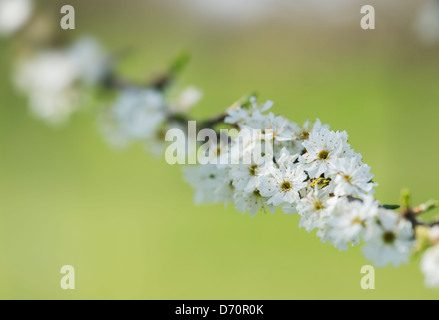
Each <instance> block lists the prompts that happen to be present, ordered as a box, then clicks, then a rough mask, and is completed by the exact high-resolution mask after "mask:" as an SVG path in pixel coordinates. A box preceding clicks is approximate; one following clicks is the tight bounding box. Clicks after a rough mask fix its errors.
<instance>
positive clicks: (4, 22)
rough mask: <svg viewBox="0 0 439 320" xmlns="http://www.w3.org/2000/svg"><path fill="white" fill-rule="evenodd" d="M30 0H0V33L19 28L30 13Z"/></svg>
mask: <svg viewBox="0 0 439 320" xmlns="http://www.w3.org/2000/svg"><path fill="white" fill-rule="evenodd" d="M32 10H33V1H32V0H0V35H10V34H12V33H14V32H16V31H17V30H18V29H20V28H21V27H22V26H23V25H24V24H25V23H26V22H27V21H28V20H29V17H30V16H31V14H32Z"/></svg>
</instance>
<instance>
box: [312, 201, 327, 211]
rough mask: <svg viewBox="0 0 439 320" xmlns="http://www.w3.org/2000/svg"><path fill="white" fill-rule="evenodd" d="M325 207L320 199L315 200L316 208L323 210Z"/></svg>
mask: <svg viewBox="0 0 439 320" xmlns="http://www.w3.org/2000/svg"><path fill="white" fill-rule="evenodd" d="M324 208H325V207H324V206H323V203H322V202H321V201H320V200H316V201H314V210H316V211H317V210H322V209H324Z"/></svg>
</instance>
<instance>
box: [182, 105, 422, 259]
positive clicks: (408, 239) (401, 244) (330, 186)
mask: <svg viewBox="0 0 439 320" xmlns="http://www.w3.org/2000/svg"><path fill="white" fill-rule="evenodd" d="M250 101H251V104H250V106H245V107H243V106H238V107H234V108H231V109H229V110H228V111H227V117H226V118H225V122H226V123H228V124H231V125H234V126H237V127H238V128H239V129H241V130H244V129H245V130H258V132H259V130H260V129H262V130H263V131H262V132H270V133H265V134H261V135H259V136H257V135H256V136H255V135H252V136H251V137H249V138H247V139H245V138H244V139H243V140H244V141H242V143H239V141H240V138H242V137H241V135H238V136H236V137H232V138H231V139H230V147H229V148H226V152H225V153H226V154H224V153H221V152H220V154H219V155H218V157H221V158H222V157H227V156H229V155H228V154H227V153H233V151H234V148H235V146H238V145H241V146H242V148H241V150H240V152H238V153H236V152H235V153H233V156H234V157H236V154H238V156H239V157H241V159H242V158H244V157H245V155H246V154H252V155H253V157H252V159H253V162H252V163H247V162H242V163H239V164H222V163H225V162H224V161H217V162H216V164H208V165H198V166H191V167H188V168H187V170H186V177H187V180H188V181H189V182H190V183H191V184H192V185H193V187H194V188H195V200H196V202H198V203H203V202H224V203H233V204H234V206H235V207H236V208H237V210H239V211H240V212H242V213H246V212H249V214H250V215H251V216H255V215H256V214H257V213H258V212H261V210H262V211H265V212H266V211H270V212H272V213H274V212H275V210H276V209H277V208H280V209H281V210H282V211H284V212H285V213H287V214H298V215H299V216H300V222H299V227H301V228H305V230H307V231H308V232H311V231H313V230H316V234H317V236H318V237H319V238H320V239H321V240H322V241H323V242H329V243H330V244H332V245H333V246H334V247H336V248H338V249H339V250H341V251H344V250H347V249H348V247H349V245H357V244H359V243H360V239H361V238H363V239H364V240H365V246H364V248H363V253H364V255H365V257H366V258H367V259H369V260H371V261H372V262H373V263H374V264H375V265H376V266H385V265H387V264H393V265H394V266H398V265H400V264H401V263H407V262H408V259H409V256H410V254H411V253H412V251H413V249H414V245H415V241H414V239H415V238H414V232H413V227H412V224H411V223H410V222H408V221H407V220H405V219H403V218H402V217H400V215H399V214H398V213H396V212H394V211H391V210H388V209H385V208H384V207H383V206H381V205H380V203H379V202H378V201H376V200H375V199H374V198H373V194H374V187H375V186H376V185H377V184H376V183H375V182H373V174H372V173H371V172H370V167H369V166H368V165H367V164H365V163H364V162H363V161H362V156H361V154H359V153H356V152H355V151H354V150H353V149H352V148H351V146H350V144H349V143H348V135H347V133H346V132H345V131H343V132H340V131H332V130H330V129H329V126H328V125H323V124H322V123H321V122H320V120H318V119H317V120H316V121H315V122H314V123H311V122H309V121H307V122H306V123H305V124H304V125H303V126H299V125H298V124H296V123H294V122H291V121H289V120H288V119H286V118H284V117H283V116H279V115H275V114H274V113H272V112H268V111H269V109H270V108H271V106H272V102H270V101H268V102H266V103H264V104H262V105H258V104H257V102H256V99H255V98H252V99H251V100H250ZM268 136H269V137H268ZM241 140H242V139H241ZM268 140H270V141H273V147H272V148H265V149H264V150H260V149H261V148H255V146H256V145H259V144H260V142H261V141H262V144H264V142H267V141H268ZM255 152H256V153H258V154H255Z"/></svg>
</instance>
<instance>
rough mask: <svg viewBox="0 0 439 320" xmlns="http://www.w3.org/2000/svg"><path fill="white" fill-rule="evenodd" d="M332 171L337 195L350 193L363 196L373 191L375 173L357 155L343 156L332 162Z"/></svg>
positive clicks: (354, 195)
mask: <svg viewBox="0 0 439 320" xmlns="http://www.w3.org/2000/svg"><path fill="white" fill-rule="evenodd" d="M331 173H332V174H333V175H335V179H334V183H335V189H334V194H335V195H337V196H345V195H350V196H353V197H357V196H360V197H362V196H363V195H365V194H370V193H373V192H374V190H373V187H374V186H376V185H377V184H376V183H373V182H371V181H372V179H373V177H374V175H373V174H371V173H370V167H369V166H368V165H366V164H364V163H362V162H361V161H359V160H358V158H357V157H354V158H341V159H337V160H335V161H334V162H333V163H332V167H331Z"/></svg>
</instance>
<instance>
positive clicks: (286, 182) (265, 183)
mask: <svg viewBox="0 0 439 320" xmlns="http://www.w3.org/2000/svg"><path fill="white" fill-rule="evenodd" d="M305 180H306V175H305V173H304V172H303V170H301V169H300V168H297V167H296V168H293V167H292V166H284V165H281V166H280V167H279V168H276V167H272V168H270V171H269V174H267V175H265V176H263V177H261V180H260V185H259V191H260V193H261V195H263V196H264V197H268V198H269V200H268V202H267V203H269V204H273V205H275V206H278V205H280V204H281V203H283V202H286V203H289V204H293V203H297V202H298V201H299V199H300V197H299V191H300V190H301V189H302V188H304V187H306V186H307V183H306V182H305Z"/></svg>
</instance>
